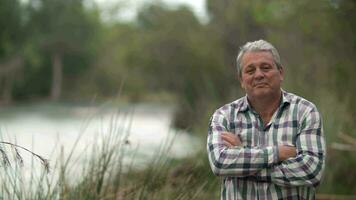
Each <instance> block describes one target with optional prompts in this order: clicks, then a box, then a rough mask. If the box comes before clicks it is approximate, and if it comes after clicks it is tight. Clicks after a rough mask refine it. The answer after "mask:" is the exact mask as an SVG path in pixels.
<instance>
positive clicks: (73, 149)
mask: <svg viewBox="0 0 356 200" xmlns="http://www.w3.org/2000/svg"><path fill="white" fill-rule="evenodd" d="M172 113H173V107H172V106H165V105H157V104H135V105H134V104H110V103H106V104H104V105H78V104H73V103H72V104H70V103H36V104H26V105H17V106H12V107H2V108H0V131H1V140H2V141H7V142H12V143H16V144H17V145H20V146H22V147H25V148H27V149H29V150H31V151H33V152H35V153H37V154H39V155H41V156H42V157H44V158H46V159H49V161H50V165H51V168H52V169H53V168H56V167H58V161H59V160H61V159H62V161H63V160H66V159H68V158H70V160H71V164H72V165H73V166H75V167H77V168H78V167H79V168H81V167H82V165H85V164H86V162H88V158H90V154H92V153H93V152H94V153H99V154H100V151H102V149H103V148H105V147H109V146H110V147H112V146H115V145H116V146H120V148H118V150H117V151H120V149H123V148H125V154H124V157H125V156H126V157H125V158H124V159H123V160H124V162H123V163H124V165H128V164H129V163H130V165H131V167H144V166H145V165H146V164H147V163H149V162H150V161H151V160H152V159H153V158H154V157H155V156H157V155H158V154H159V150H160V148H161V152H162V147H166V148H165V149H163V153H164V155H165V156H168V157H173V158H182V157H185V156H187V155H191V154H193V153H194V152H195V151H196V150H197V149H198V146H199V145H202V144H201V141H199V140H198V139H197V138H196V137H194V136H192V135H191V134H189V133H186V132H182V131H180V132H178V131H176V130H174V129H172V128H171V121H172ZM5 146H6V145H5ZM2 148H4V149H5V150H6V148H5V147H4V145H2ZM7 151H11V148H10V149H9V148H8V147H7ZM19 152H20V154H21V155H22V156H23V158H24V161H25V162H24V167H25V168H26V167H27V168H28V170H33V165H34V164H33V162H37V163H39V162H38V161H33V157H32V156H30V155H29V153H27V152H26V151H19Z"/></svg>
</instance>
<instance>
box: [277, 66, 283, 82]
mask: <svg viewBox="0 0 356 200" xmlns="http://www.w3.org/2000/svg"><path fill="white" fill-rule="evenodd" d="M278 71H279V74H280V77H281V81H283V80H284V67H283V66H281V68H279V69H278Z"/></svg>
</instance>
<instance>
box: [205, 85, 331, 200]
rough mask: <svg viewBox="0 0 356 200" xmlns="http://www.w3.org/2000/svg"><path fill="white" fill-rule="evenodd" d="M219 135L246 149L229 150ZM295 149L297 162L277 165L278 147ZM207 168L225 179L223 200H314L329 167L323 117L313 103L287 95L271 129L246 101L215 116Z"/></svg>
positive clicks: (241, 101)
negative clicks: (233, 136) (230, 135)
mask: <svg viewBox="0 0 356 200" xmlns="http://www.w3.org/2000/svg"><path fill="white" fill-rule="evenodd" d="M221 132H232V133H235V134H236V135H237V136H238V137H240V139H241V141H242V143H243V146H236V147H234V148H228V147H227V146H226V145H224V143H223V140H222V139H221V137H220V133H221ZM281 144H284V145H293V146H295V147H296V148H297V156H296V157H295V158H289V159H287V160H285V161H283V162H278V149H277V146H278V145H281ZM207 149H208V155H209V162H210V166H211V168H212V171H213V172H214V174H215V175H217V176H220V177H222V184H221V199H224V200H235V199H253V200H255V199H271V200H272V199H273V200H274V199H314V198H315V187H316V186H317V185H319V183H320V179H321V177H322V173H323V169H324V162H325V154H326V152H325V141H324V138H323V129H322V123H321V118H320V114H319V112H318V111H317V109H316V107H315V105H313V104H312V103H311V102H309V101H307V100H305V99H303V98H301V97H299V96H296V95H294V94H291V93H287V92H285V91H283V93H282V100H281V104H280V106H279V108H278V109H277V111H276V112H275V113H274V115H273V117H272V118H271V121H270V122H269V123H268V124H263V121H262V119H261V117H260V116H259V115H258V114H257V113H256V112H255V111H254V110H253V109H252V108H251V107H250V106H249V103H248V101H247V97H246V96H245V97H243V98H240V99H238V100H236V101H234V102H232V103H230V104H226V105H225V106H223V107H221V108H219V109H218V110H216V111H215V113H214V114H213V116H212V118H211V120H210V125H209V133H208V140H207Z"/></svg>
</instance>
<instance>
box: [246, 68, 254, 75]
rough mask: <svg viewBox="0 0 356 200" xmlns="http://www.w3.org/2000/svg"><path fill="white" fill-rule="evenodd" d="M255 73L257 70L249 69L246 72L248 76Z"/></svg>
mask: <svg viewBox="0 0 356 200" xmlns="http://www.w3.org/2000/svg"><path fill="white" fill-rule="evenodd" d="M254 72H255V69H254V68H247V69H246V70H245V73H246V74H253V73H254Z"/></svg>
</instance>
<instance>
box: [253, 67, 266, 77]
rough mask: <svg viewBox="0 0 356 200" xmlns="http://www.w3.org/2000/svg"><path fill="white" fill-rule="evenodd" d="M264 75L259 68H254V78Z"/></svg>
mask: <svg viewBox="0 0 356 200" xmlns="http://www.w3.org/2000/svg"><path fill="white" fill-rule="evenodd" d="M263 77H264V73H263V71H262V70H261V69H260V68H256V71H255V78H256V79H262V78H263Z"/></svg>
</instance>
